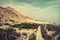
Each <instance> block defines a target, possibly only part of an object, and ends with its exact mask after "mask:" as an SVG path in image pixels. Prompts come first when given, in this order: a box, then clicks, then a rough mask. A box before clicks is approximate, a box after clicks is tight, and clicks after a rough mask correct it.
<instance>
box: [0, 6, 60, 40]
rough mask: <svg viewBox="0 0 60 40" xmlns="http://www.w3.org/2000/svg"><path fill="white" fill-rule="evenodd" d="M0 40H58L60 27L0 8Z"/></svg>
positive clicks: (7, 8)
mask: <svg viewBox="0 0 60 40" xmlns="http://www.w3.org/2000/svg"><path fill="white" fill-rule="evenodd" d="M0 40H60V25H54V24H50V23H48V22H43V21H36V20H34V19H32V18H30V17H27V16H24V15H22V14H21V13H19V12H18V11H16V10H15V9H14V8H11V7H0Z"/></svg>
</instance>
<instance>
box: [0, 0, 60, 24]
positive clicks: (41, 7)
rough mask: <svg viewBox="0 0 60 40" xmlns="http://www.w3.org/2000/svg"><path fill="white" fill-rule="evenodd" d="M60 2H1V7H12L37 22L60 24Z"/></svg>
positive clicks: (51, 0) (4, 0) (28, 0)
mask: <svg viewBox="0 0 60 40" xmlns="http://www.w3.org/2000/svg"><path fill="white" fill-rule="evenodd" d="M59 4H60V0H0V6H12V7H14V8H15V9H16V10H18V11H19V12H20V13H22V14H24V15H26V16H29V17H31V18H33V19H35V20H42V21H47V22H50V23H57V24H60V5H59Z"/></svg>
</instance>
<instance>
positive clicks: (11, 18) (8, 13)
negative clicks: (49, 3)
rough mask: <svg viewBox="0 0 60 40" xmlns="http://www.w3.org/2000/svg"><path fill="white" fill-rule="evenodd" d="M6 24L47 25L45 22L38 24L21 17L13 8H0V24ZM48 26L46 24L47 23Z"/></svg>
mask: <svg viewBox="0 0 60 40" xmlns="http://www.w3.org/2000/svg"><path fill="white" fill-rule="evenodd" d="M1 23H2V24H4V23H8V24H15V23H19V24H20V23H47V22H39V21H35V20H34V19H32V18H29V17H27V16H24V15H22V14H21V13H19V12H18V11H16V10H15V9H14V8H11V7H10V6H8V7H0V24H1ZM47 24H48V23H47Z"/></svg>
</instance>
